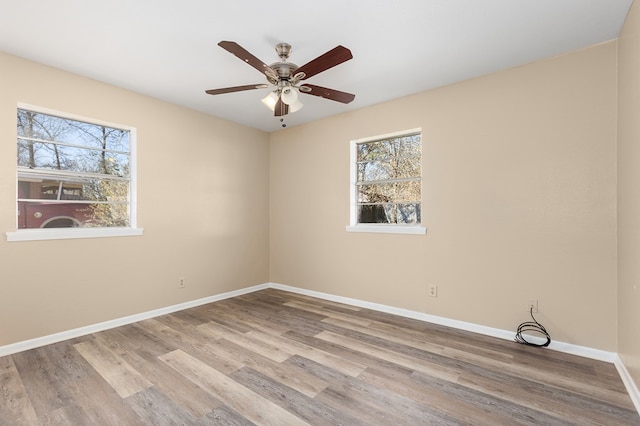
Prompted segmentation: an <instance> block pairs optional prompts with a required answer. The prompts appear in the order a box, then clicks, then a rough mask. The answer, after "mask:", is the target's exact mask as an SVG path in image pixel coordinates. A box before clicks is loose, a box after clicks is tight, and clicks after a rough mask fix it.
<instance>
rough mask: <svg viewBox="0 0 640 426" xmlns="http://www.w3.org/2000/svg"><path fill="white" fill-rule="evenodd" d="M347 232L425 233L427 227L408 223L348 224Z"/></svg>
mask: <svg viewBox="0 0 640 426" xmlns="http://www.w3.org/2000/svg"><path fill="white" fill-rule="evenodd" d="M346 229H347V232H371V233H380V234H414V235H425V234H426V233H427V228H423V227H422V226H406V225H348V226H347V227H346Z"/></svg>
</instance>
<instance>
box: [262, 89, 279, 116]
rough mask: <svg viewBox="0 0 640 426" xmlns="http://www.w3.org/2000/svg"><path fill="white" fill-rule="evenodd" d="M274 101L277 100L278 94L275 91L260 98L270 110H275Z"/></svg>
mask: <svg viewBox="0 0 640 426" xmlns="http://www.w3.org/2000/svg"><path fill="white" fill-rule="evenodd" d="M276 102H278V94H277V93H276V92H271V93H269V94H268V95H267V96H265V97H264V98H262V103H263V104H264V106H266V107H267V108H269V109H270V110H271V111H275V109H276Z"/></svg>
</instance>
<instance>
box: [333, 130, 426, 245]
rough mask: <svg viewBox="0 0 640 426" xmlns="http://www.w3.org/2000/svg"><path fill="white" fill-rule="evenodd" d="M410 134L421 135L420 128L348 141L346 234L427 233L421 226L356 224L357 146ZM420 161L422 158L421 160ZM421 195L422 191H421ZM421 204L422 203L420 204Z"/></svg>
mask: <svg viewBox="0 0 640 426" xmlns="http://www.w3.org/2000/svg"><path fill="white" fill-rule="evenodd" d="M412 133H414V134H415V133H420V134H422V128H421V127H418V128H414V129H408V130H400V131H397V132H392V133H386V134H383V135H377V136H371V137H366V138H361V139H354V140H352V141H350V145H349V225H347V226H346V227H345V230H346V231H347V232H367V233H383V234H414V235H424V234H426V233H427V228H425V227H424V226H423V225H422V224H419V225H404V224H388V223H385V224H375V223H358V203H357V199H358V190H357V180H358V170H357V165H356V163H357V161H356V159H357V157H358V153H357V145H358V144H359V143H366V142H373V141H379V140H382V139H390V138H394V137H398V136H403V135H407V134H412ZM421 161H422V158H421ZM420 183H421V185H422V176H421V177H420ZM421 193H422V191H421ZM420 204H422V201H421V203H420Z"/></svg>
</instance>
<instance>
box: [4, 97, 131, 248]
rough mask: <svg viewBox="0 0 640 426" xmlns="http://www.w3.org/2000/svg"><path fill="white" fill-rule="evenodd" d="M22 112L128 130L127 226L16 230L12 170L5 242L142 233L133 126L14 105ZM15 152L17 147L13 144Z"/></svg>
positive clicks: (41, 108) (47, 109) (15, 204)
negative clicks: (10, 219) (11, 216)
mask: <svg viewBox="0 0 640 426" xmlns="http://www.w3.org/2000/svg"><path fill="white" fill-rule="evenodd" d="M18 109H24V110H28V111H33V112H37V113H41V114H48V115H53V116H57V117H63V118H68V119H70V120H77V121H82V122H85V123H90V124H96V125H98V126H105V127H112V128H116V129H122V130H127V131H129V174H130V181H129V184H130V187H129V226H128V227H104V228H82V227H79V228H28V229H18V217H17V205H18V190H17V186H18V178H17V167H16V198H15V200H14V210H15V211H16V230H15V231H8V232H6V237H7V241H36V240H64V239H75V238H100V237H124V236H136V235H142V234H143V231H144V230H143V228H138V227H137V209H136V205H137V179H136V177H137V164H136V163H137V155H136V154H137V152H136V129H135V127H131V126H127V125H122V124H116V123H110V122H107V121H104V120H98V119H94V118H89V117H83V116H79V115H75V114H69V113H66V112H61V111H56V110H53V109H49V108H43V107H39V106H35V105H29V104H25V103H18V105H17V109H16V112H17V110H18ZM14 135H15V137H14V141H15V140H17V136H18V135H17V131H16V133H15V134H14ZM16 149H17V145H16Z"/></svg>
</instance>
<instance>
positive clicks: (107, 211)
mask: <svg viewBox="0 0 640 426" xmlns="http://www.w3.org/2000/svg"><path fill="white" fill-rule="evenodd" d="M134 136H135V130H134V129H132V128H127V127H125V126H118V125H112V124H107V123H100V122H97V121H95V120H85V119H82V118H77V117H73V118H72V117H69V116H66V115H63V114H59V113H51V112H48V111H47V112H43V111H42V110H38V109H35V108H18V113H17V180H18V185H17V228H18V231H17V232H15V233H7V239H8V240H9V241H12V240H23V239H50V238H77V237H89V236H116V235H132V234H133V235H139V234H141V232H138V231H141V230H137V231H136V232H130V231H131V230H133V229H134V228H135V215H134V211H135V197H134V189H135V185H134V184H133V183H134V158H133V154H134V149H133V147H134ZM43 228H48V229H49V230H51V229H57V231H56V232H52V231H49V233H47V232H45V231H44V230H43ZM62 228H80V229H79V230H78V231H77V232H72V233H69V230H68V229H67V230H66V232H64V230H62ZM33 229H38V232H34V231H28V230H33Z"/></svg>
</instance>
